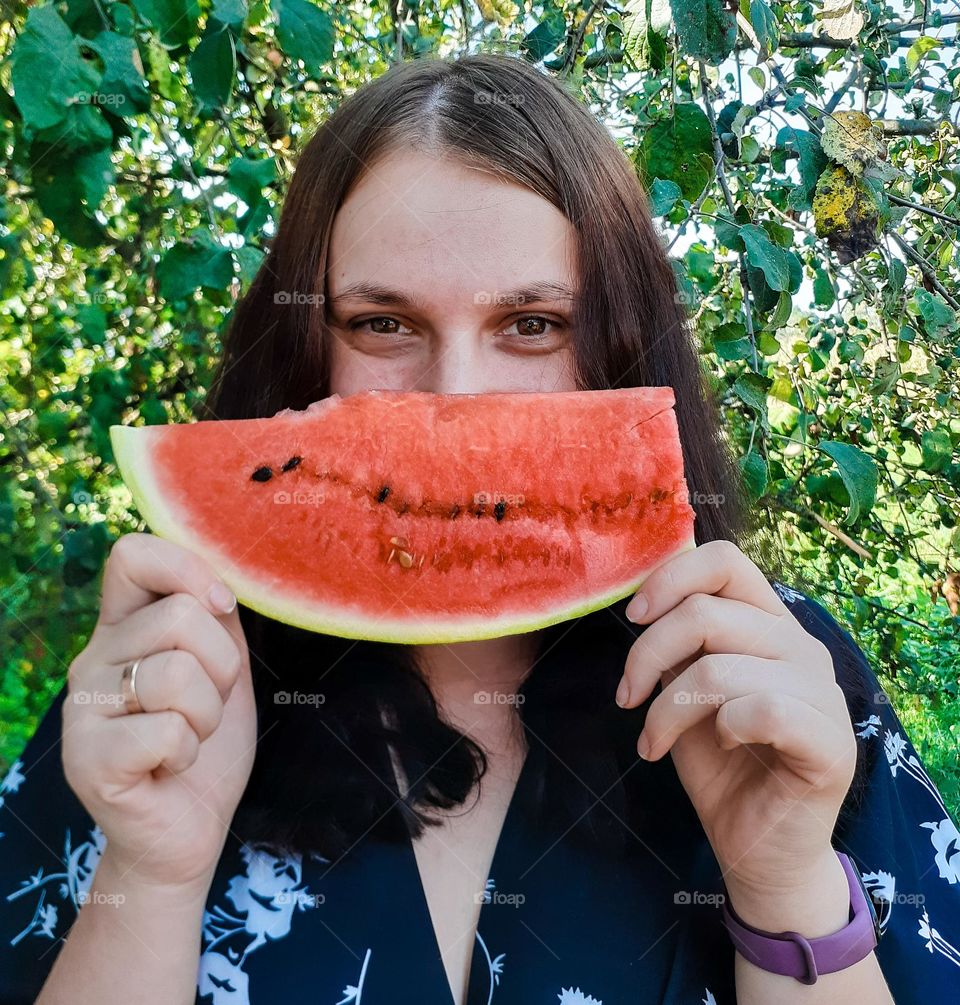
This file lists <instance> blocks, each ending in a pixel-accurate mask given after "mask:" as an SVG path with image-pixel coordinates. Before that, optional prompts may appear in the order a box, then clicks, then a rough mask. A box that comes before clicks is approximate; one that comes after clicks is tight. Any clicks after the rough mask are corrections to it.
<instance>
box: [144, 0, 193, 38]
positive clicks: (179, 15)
mask: <svg viewBox="0 0 960 1005" xmlns="http://www.w3.org/2000/svg"><path fill="white" fill-rule="evenodd" d="M131 2H132V3H133V7H134V10H136V12H137V14H139V15H140V17H141V18H142V19H143V20H144V21H146V22H147V24H149V25H150V26H151V27H152V28H156V30H157V32H158V33H159V35H160V40H161V41H162V42H163V43H164V44H165V45H169V46H178V45H183V44H184V43H185V42H189V41H190V39H191V38H193V36H194V35H195V34H196V32H197V21H198V19H199V17H200V5H199V3H198V2H197V0H131Z"/></svg>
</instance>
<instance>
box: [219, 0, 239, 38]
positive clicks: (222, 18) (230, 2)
mask: <svg viewBox="0 0 960 1005" xmlns="http://www.w3.org/2000/svg"><path fill="white" fill-rule="evenodd" d="M211 17H213V18H215V19H216V20H217V21H219V22H220V23H221V24H224V25H226V26H227V27H228V28H230V29H231V30H232V31H233V32H234V33H237V32H239V31H240V29H241V28H242V27H243V22H244V21H245V20H246V18H247V0H213V11H212V12H211Z"/></svg>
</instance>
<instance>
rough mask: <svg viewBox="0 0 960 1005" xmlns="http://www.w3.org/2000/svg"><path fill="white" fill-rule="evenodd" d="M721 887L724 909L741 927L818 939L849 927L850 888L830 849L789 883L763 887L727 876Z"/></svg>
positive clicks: (838, 861)
mask: <svg viewBox="0 0 960 1005" xmlns="http://www.w3.org/2000/svg"><path fill="white" fill-rule="evenodd" d="M724 885H725V887H726V894H727V904H728V907H729V908H730V909H732V910H733V912H734V913H735V914H736V915H737V917H739V918H740V920H741V921H742V922H744V923H745V924H747V925H750V926H752V927H753V928H757V929H760V930H761V931H764V932H771V933H780V932H798V933H799V934H800V935H803V936H804V937H805V938H807V939H817V938H820V937H822V936H824V935H832V934H833V933H834V932H838V931H840V929H842V928H844V927H845V926H846V925H847V924H848V923H849V921H850V887H849V883H848V882H847V877H846V873H845V872H844V870H843V865H842V864H841V862H840V859H838V858H837V854H836V852H835V851H834V850H833V849H832V848H830V849H829V851H828V852H826V853H825V854H824V855H823V857H822V859H821V860H818V861H817V862H816V863H813V864H811V865H810V866H809V867H808V868H806V869H805V870H804V871H803V872H800V873H792V874H791V877H790V880H789V882H778V883H770V884H769V885H768V886H765V887H763V886H757V885H756V884H755V883H749V884H748V883H745V882H743V881H742V880H739V879H738V878H737V877H735V876H732V875H731V876H728V877H727V878H726V879H725V881H724Z"/></svg>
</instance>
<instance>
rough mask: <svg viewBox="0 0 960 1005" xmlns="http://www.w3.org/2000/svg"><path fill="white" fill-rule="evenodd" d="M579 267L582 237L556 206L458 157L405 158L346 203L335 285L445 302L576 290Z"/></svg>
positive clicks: (384, 165) (333, 256)
mask: <svg viewBox="0 0 960 1005" xmlns="http://www.w3.org/2000/svg"><path fill="white" fill-rule="evenodd" d="M575 262H576V245H575V231H574V229H573V227H572V226H571V224H570V222H569V221H568V220H567V218H566V217H565V216H564V215H563V214H562V213H561V212H560V211H559V210H558V209H557V208H556V207H555V206H553V205H552V204H551V203H550V202H548V201H547V200H546V199H544V198H542V197H541V196H539V195H537V194H536V193H535V192H532V191H531V190H529V189H527V188H524V187H523V186H521V185H517V184H513V183H511V182H507V181H504V180H502V179H500V178H496V177H494V176H493V175H491V174H488V173H486V172H484V171H479V170H476V169H474V168H471V167H467V166H465V165H463V164H460V163H458V162H457V161H454V160H450V159H437V158H435V157H430V156H428V155H426V154H421V153H416V152H403V153H398V154H392V155H390V156H389V157H386V158H384V159H383V160H381V161H379V162H378V163H377V164H376V165H375V166H374V167H373V169H372V170H370V171H368V172H367V173H366V174H365V175H364V176H363V177H362V179H361V180H360V182H359V183H358V184H357V185H356V187H355V188H354V189H353V190H352V191H351V192H350V194H349V196H348V197H347V199H346V200H345V201H344V203H343V205H342V206H341V208H340V210H339V212H338V213H337V216H336V219H335V221H334V226H333V233H332V235H331V246H330V261H329V266H328V268H329V274H328V283H329V287H330V291H331V294H332V295H334V296H335V295H336V292H337V290H338V288H341V287H343V286H346V285H347V284H348V283H354V282H360V281H369V282H382V283H384V284H385V285H399V284H405V285H407V286H408V287H410V288H413V289H415V290H417V291H419V292H420V293H421V294H422V295H423V296H424V297H425V298H429V299H431V300H433V301H439V300H441V299H443V298H444V297H445V296H451V297H454V296H455V297H461V296H464V295H467V296H469V295H471V294H473V293H476V292H479V291H484V290H497V289H507V288H510V287H515V286H517V285H519V282H522V281H523V280H525V279H529V280H557V281H565V282H566V283H567V284H568V285H573V284H574V276H575V271H574V270H575ZM518 281H519V282H518Z"/></svg>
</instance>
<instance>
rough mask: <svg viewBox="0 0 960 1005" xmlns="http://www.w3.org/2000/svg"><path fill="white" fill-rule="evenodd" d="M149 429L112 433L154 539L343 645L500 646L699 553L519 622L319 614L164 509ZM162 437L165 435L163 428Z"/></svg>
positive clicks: (264, 609) (513, 617) (276, 612)
mask: <svg viewBox="0 0 960 1005" xmlns="http://www.w3.org/2000/svg"><path fill="white" fill-rule="evenodd" d="M150 428H151V427H144V426H111V427H110V442H111V445H112V446H113V453H114V457H115V459H116V462H117V467H118V468H119V470H120V474H121V476H122V478H123V481H124V483H125V484H126V486H127V488H128V489H129V491H130V494H131V496H132V497H133V501H134V503H135V504H136V506H137V509H138V510H139V511H140V514H141V515H142V516H143V518H144V520H145V521H146V523H147V525H148V526H149V528H150V530H151V532H152V533H154V534H156V536H157V537H160V538H163V539H165V540H167V541H170V542H172V543H174V544H177V545H180V546H181V547H184V548H186V549H188V550H190V551H192V552H193V553H194V554H196V555H199V556H200V557H201V558H203V559H204V560H205V561H206V562H207V563H208V564H209V565H210V567H211V568H212V569H213V571H214V572H215V573H216V575H218V576H219V577H220V578H221V579H222V580H223V582H224V583H226V584H227V586H229V587H230V589H231V590H232V591H233V592H234V594H235V595H236V597H237V599H238V600H239V602H240V603H241V604H243V605H244V606H245V607H249V608H251V609H252V610H254V611H257V612H258V613H260V614H263V615H266V616H267V617H269V618H272V619H274V620H275V621H280V622H282V623H284V624H287V625H292V626H293V627H295V628H302V629H305V630H307V631H313V632H323V633H326V634H332V635H337V636H339V637H342V638H349V639H359V640H376V641H382V642H393V643H399V644H405V645H433V644H439V643H452V642H466V641H478V640H481V639H491V638H498V637H500V636H504V635H514V634H520V633H523V632H533V631H537V630H538V629H540V628H547V627H549V626H550V625H555V624H559V623H560V622H563V621H570V620H573V619H575V618H579V617H582V616H584V615H586V614H590V613H592V612H593V611H597V610H600V609H601V608H604V607H608V606H610V605H611V604H614V603H616V602H617V601H618V600H622V599H623V598H624V597H627V596H630V595H631V594H633V593H635V592H636V591H637V590H638V589H639V588H640V586H642V584H643V583H644V582H645V580H646V579H647V577H648V576H649V575H650V574H651V573H652V572H653V571H654V570H655V569H657V568H658V567H659V566H660V565H662V564H663V563H665V562H666V561H667V560H668V559H670V558H672V557H673V556H674V555H676V554H679V553H680V552H683V551H690V550H693V549H694V548H695V547H696V542H695V540H694V538H693V534H692V533H691V536H690V537H689V538H688V539H687V540H685V541H682V542H679V543H678V544H677V546H676V547H675V548H673V549H671V550H670V551H669V552H667V553H665V554H664V555H663V557H662V558H660V559H659V560H658V561H657V562H655V563H654V564H653V565H651V566H650V567H649V568H646V569H643V570H640V571H637V572H634V573H633V575H631V576H630V578H629V579H627V580H625V581H624V582H622V583H621V584H620V585H619V586H616V587H614V588H612V589H608V590H606V591H605V592H603V593H602V594H594V595H591V596H588V597H584V598H583V600H582V601H579V602H577V603H573V604H569V605H567V606H565V607H562V608H561V607H552V608H551V609H550V610H549V611H543V612H533V611H531V612H530V613H523V614H517V613H515V612H513V613H510V614H508V615H503V616H502V617H499V618H491V617H483V618H479V619H478V618H476V617H473V618H470V619H469V620H463V619H461V620H457V621H454V620H452V619H451V620H446V621H438V620H437V619H436V617H432V618H431V620H430V623H429V626H426V625H425V626H424V630H420V629H418V628H416V627H415V626H411V624H410V622H409V620H405V621H402V622H401V621H393V620H384V619H376V620H370V619H365V618H362V617H358V616H357V615H356V614H355V613H354V612H349V611H346V610H342V609H341V612H340V613H337V609H336V608H335V607H331V608H329V609H328V610H327V611H324V612H320V611H318V609H317V608H316V606H315V605H308V606H304V605H302V604H298V603H297V601H296V598H294V597H290V598H289V599H286V598H284V595H283V594H282V593H280V592H278V590H277V588H276V587H270V586H266V585H264V584H263V583H262V582H261V581H260V580H257V579H253V578H251V577H249V576H245V575H244V574H243V572H242V571H240V570H239V569H237V568H236V566H235V565H233V563H232V562H231V560H230V559H227V558H225V557H224V556H223V555H221V554H220V553H219V552H218V551H217V549H216V548H212V547H211V546H210V545H209V544H208V543H207V542H206V541H205V540H204V539H203V538H202V537H200V536H199V535H197V534H195V533H193V532H192V531H191V530H190V528H189V523H188V520H187V519H186V514H183V513H178V512H177V511H176V509H175V508H174V507H172V506H169V505H166V503H165V499H166V495H165V493H164V491H163V489H162V487H161V485H160V484H159V482H158V481H157V480H156V478H155V477H154V475H153V471H152V468H151V465H150V463H149V462H150V457H151V453H150V450H149V446H150V433H149V429H150ZM155 428H156V429H157V430H158V431H160V430H163V429H165V428H167V427H165V426H157V427H155Z"/></svg>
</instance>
